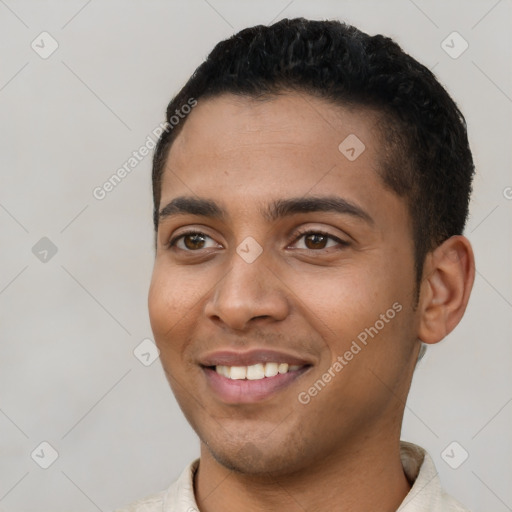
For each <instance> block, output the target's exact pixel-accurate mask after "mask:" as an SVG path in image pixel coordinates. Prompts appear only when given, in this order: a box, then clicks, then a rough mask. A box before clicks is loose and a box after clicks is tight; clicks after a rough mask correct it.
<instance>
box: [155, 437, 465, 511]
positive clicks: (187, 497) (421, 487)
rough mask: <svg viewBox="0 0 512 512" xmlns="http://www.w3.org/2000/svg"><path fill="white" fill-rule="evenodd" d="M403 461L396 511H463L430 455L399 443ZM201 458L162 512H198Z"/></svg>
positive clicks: (168, 495) (173, 489) (177, 484)
mask: <svg viewBox="0 0 512 512" xmlns="http://www.w3.org/2000/svg"><path fill="white" fill-rule="evenodd" d="M400 458H401V460H402V466H403V468H404V473H405V475H406V477H407V479H408V480H409V483H410V484H411V486H412V487H411V490H410V491H409V493H408V494H407V496H406V497H405V499H404V500H403V501H402V503H401V505H400V507H399V508H398V510H397V512H448V511H449V512H452V511H453V512H464V511H465V510H466V509H465V508H463V507H462V506H461V505H460V504H459V503H458V502H456V501H455V500H454V499H453V498H451V497H450V496H448V495H447V494H445V493H444V491H443V490H442V488H441V484H440V481H439V476H438V472H437V470H436V468H435V466H434V463H433V461H432V459H431V458H430V456H429V454H428V453H427V452H426V451H425V450H424V449H423V448H421V447H420V446H417V445H415V444H412V443H407V442H405V441H401V442H400ZM198 467H199V459H196V460H195V461H193V462H192V463H191V464H189V466H188V467H187V468H186V469H185V470H184V471H183V472H182V473H181V475H180V477H179V478H178V480H176V481H175V482H174V484H172V485H171V487H170V488H169V490H168V491H167V493H166V495H165V498H164V503H163V507H162V511H163V512H171V511H172V512H198V511H199V507H198V506H197V503H196V500H195V496H194V475H195V472H196V471H197V468H198Z"/></svg>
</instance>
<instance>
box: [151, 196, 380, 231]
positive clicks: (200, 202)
mask: <svg viewBox="0 0 512 512" xmlns="http://www.w3.org/2000/svg"><path fill="white" fill-rule="evenodd" d="M312 212H333V213H339V214H343V215H350V216H352V217H354V218H356V219H359V220H362V221H364V222H366V223H368V224H371V225H373V224H375V221H374V220H373V219H372V217H371V216H370V214H369V213H368V212H366V211H365V210H363V209H362V208H361V207H360V206H357V205H355V204H354V203H352V202H350V201H348V200H346V199H343V198H342V197H338V196H313V197H292V198H287V199H278V200H276V201H273V202H272V203H270V204H269V205H267V207H266V209H264V210H262V211H261V214H262V215H263V217H264V218H265V219H266V220H267V221H269V222H274V221H276V220H278V219H281V218H285V217H290V216H292V215H297V214H300V213H312ZM175 215H198V216H200V217H208V218H213V219H218V220H224V219H226V218H227V217H229V215H228V213H227V211H226V210H224V209H223V208H222V207H221V206H220V205H218V204H217V203H216V202H215V201H213V200H211V199H203V198H198V197H187V196H182V197H176V198H174V199H173V200H172V201H171V202H169V203H168V204H167V205H166V206H164V207H163V208H162V209H161V210H160V212H159V215H158V221H159V222H160V221H161V220H163V219H165V218H167V217H171V216H175Z"/></svg>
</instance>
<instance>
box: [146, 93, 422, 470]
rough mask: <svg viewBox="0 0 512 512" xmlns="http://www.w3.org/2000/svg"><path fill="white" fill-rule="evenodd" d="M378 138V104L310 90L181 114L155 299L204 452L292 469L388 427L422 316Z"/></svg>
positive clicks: (376, 437) (162, 338)
mask: <svg viewBox="0 0 512 512" xmlns="http://www.w3.org/2000/svg"><path fill="white" fill-rule="evenodd" d="M354 136H355V137H357V139H356V138H355V137H354ZM347 137H349V138H348V139H347ZM344 141H345V142H344ZM362 144H364V147H363V146H362ZM384 151H385V148H384V147H383V145H382V143H381V142H380V136H379V131H378V118H377V117H376V115H375V113H372V112H369V111H363V110H360V109H359V110H348V109H345V108H341V107H338V106H337V107H333V106H332V105H330V104H328V103H326V102H324V101H323V100H320V99H315V98H313V97H310V96H305V95H298V94H284V95H281V96H279V97H277V98H275V99H271V100H267V101H264V102H261V101H259V102H258V101H255V100H252V99H250V98H240V97H235V96H232V95H223V96H220V97H217V98H213V99H208V100H204V101H199V103H198V106H197V107H195V109H194V110H193V111H192V112H191V114H190V115H189V117H188V118H187V120H186V123H185V125H184V126H183V129H182V131H181V132H180V134H179V136H178V137H177V138H176V140H175V142H174V144H173V146H172V148H171V150H170V153H169V155H168V160H167V164H166V168H165V171H164V176H163V183H162V196H161V209H160V211H161V217H160V223H159V228H158V233H157V251H156V259H155V265H154V273H153V277H152V282H151V286H150V291H149V312H150V319H151V325H152V329H153V333H154V336H155V341H156V343H157V345H158V347H159V349H160V352H161V355H160V357H161V361H162V364H163V367H164V370H165V372H166V375H167V377H168V380H169V382H170V384H171V387H172V389H173V392H174V394H175V396H176V399H177V401H178V403H179V405H180V407H181V409H182V410H183V412H184V414H185V416H186V417H187V419H188V421H189V422H190V424H191V425H192V427H193V428H194V430H195V431H196V432H197V434H198V436H199V438H200V439H201V441H202V457H203V456H211V457H213V459H214V460H216V461H217V462H219V463H221V464H222V465H224V466H225V467H227V468H230V469H235V470H238V471H241V472H245V473H258V472H274V473H275V474H279V473H282V474H284V473H287V472H293V471H297V470H300V469H302V468H306V467H309V468H311V467H313V466H314V465H315V464H316V463H318V464H320V463H321V461H325V460H326V459H328V458H330V457H338V456H342V455H344V454H347V453H349V452H356V451H357V450H358V449H360V447H361V446H362V443H366V444H368V442H375V443H376V445H378V444H379V442H380V440H381V439H383V438H386V436H389V435H398V432H399V428H400V422H401V416H402V413H403V402H404V400H405V396H406V394H407V391H408V388H409V385H410V379H411V375H412V371H413V368H414V363H415V355H416V352H417V343H415V340H416V335H417V329H418V319H417V317H416V313H415V311H414V309H413V305H414V304H413V302H414V300H413V299H414V277H415V274H414V259H413V242H412V232H411V227H410V217H409V213H408V210H407V207H406V205H405V203H404V202H403V200H402V199H400V198H399V197H398V196H396V195H395V194H394V193H393V192H392V191H390V190H388V189H387V188H386V187H385V185H384V184H383V182H382V180H381V178H380V176H379V174H378V172H379V169H380V167H379V166H380V162H381V161H382V160H383V158H382V155H383V152H384ZM286 370H287V371H286ZM281 372H282V373H281ZM276 373H277V374H276Z"/></svg>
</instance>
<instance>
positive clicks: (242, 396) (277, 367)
mask: <svg viewBox="0 0 512 512" xmlns="http://www.w3.org/2000/svg"><path fill="white" fill-rule="evenodd" d="M203 363H204V364H200V367H201V369H202V370H203V373H204V375H205V377H206V381H207V384H208V387H209V388H210V390H211V391H212V392H213V394H214V395H215V396H216V397H217V398H219V399H220V400H221V401H222V402H224V403H226V404H248V403H255V402H260V401H264V400H269V399H271V398H273V397H274V396H275V395H277V394H278V393H279V392H282V391H284V390H285V389H286V388H289V387H290V386H291V385H292V384H293V383H295V382H296V381H297V379H299V378H300V377H301V376H302V375H304V374H305V373H306V372H307V371H308V370H309V369H310V368H311V367H312V366H313V365H312V364H311V363H309V362H307V361H303V360H301V359H299V358H297V357H293V356H290V355H286V354H282V353H277V352H273V351H272V352H270V351H255V352H251V353H246V354H236V353H232V352H227V351H225V352H217V353H216V354H212V355H211V356H210V357H207V358H205V359H204V361H203ZM209 363H214V364H209ZM233 363H236V364H233ZM244 363H245V364H244Z"/></svg>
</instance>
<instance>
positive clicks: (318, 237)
mask: <svg viewBox="0 0 512 512" xmlns="http://www.w3.org/2000/svg"><path fill="white" fill-rule="evenodd" d="M304 240H305V245H306V247H307V248H308V249H325V245H326V244H327V240H328V237H326V236H325V235H322V234H321V233H311V234H309V235H306V236H305V238H304Z"/></svg>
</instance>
